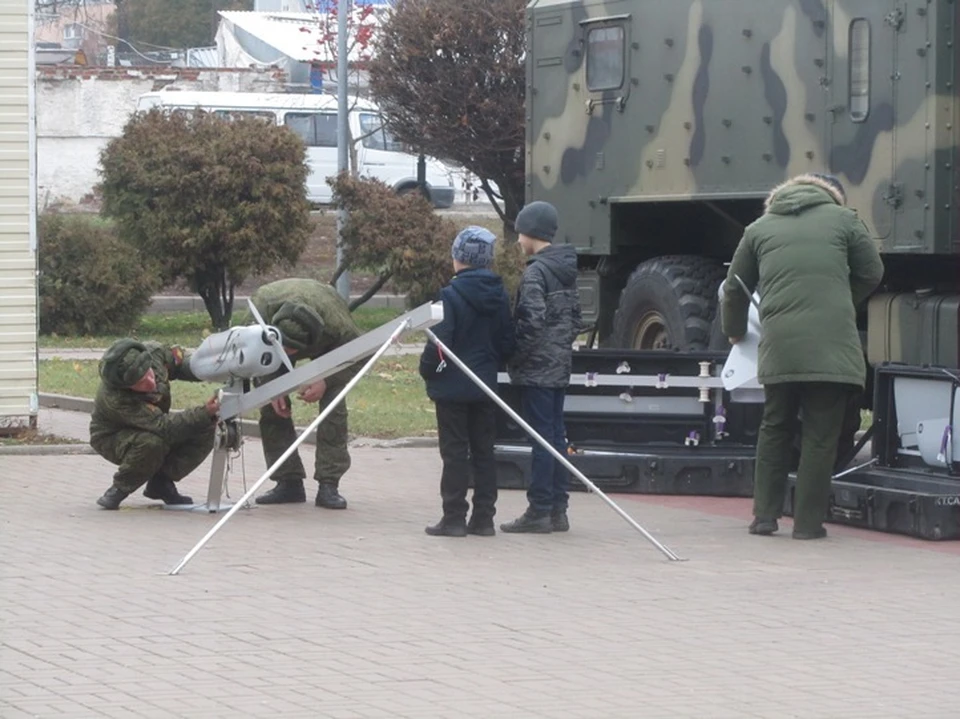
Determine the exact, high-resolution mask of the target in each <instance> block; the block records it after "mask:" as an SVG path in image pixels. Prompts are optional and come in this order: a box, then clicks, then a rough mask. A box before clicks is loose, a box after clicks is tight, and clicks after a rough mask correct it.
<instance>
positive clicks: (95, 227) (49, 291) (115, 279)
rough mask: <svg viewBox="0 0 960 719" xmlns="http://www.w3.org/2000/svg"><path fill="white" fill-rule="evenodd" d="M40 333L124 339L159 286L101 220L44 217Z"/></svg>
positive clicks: (40, 231)
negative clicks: (108, 335)
mask: <svg viewBox="0 0 960 719" xmlns="http://www.w3.org/2000/svg"><path fill="white" fill-rule="evenodd" d="M37 230H38V236H39V264H40V277H39V293H40V331H41V332H42V333H43V334H60V335H89V334H122V333H125V332H128V331H129V330H130V329H132V328H133V327H134V326H135V325H136V323H137V320H139V319H140V316H141V315H142V314H143V311H144V310H145V309H146V308H147V305H148V304H149V303H150V298H151V296H152V295H153V292H154V291H155V290H156V288H157V286H158V283H157V281H156V279H155V275H154V274H153V273H152V272H151V270H150V268H149V267H148V266H146V264H145V263H144V261H143V258H141V257H140V254H139V253H138V252H137V250H136V249H135V248H133V247H130V246H129V245H127V244H126V243H124V242H123V241H122V240H120V239H119V238H118V237H117V235H116V233H115V232H114V231H113V228H112V226H111V225H110V224H108V223H105V222H104V221H103V220H101V219H100V218H98V217H86V216H83V215H60V214H49V213H48V214H44V215H41V216H40V219H39V223H38V228H37Z"/></svg>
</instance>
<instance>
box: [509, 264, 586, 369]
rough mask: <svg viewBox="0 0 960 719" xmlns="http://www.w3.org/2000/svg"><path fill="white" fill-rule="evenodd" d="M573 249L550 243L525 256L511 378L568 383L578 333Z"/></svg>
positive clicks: (515, 315) (578, 318) (515, 319)
mask: <svg viewBox="0 0 960 719" xmlns="http://www.w3.org/2000/svg"><path fill="white" fill-rule="evenodd" d="M580 321H581V314H580V297H579V294H578V291H577V252H576V250H575V249H574V248H573V246H572V245H550V246H548V247H545V248H544V249H543V250H541V251H540V252H538V253H537V254H535V255H533V256H532V257H531V258H530V259H529V260H528V261H527V268H526V270H525V271H524V273H523V279H522V280H521V282H520V289H519V290H518V291H517V302H516V306H515V308H514V326H515V328H516V338H517V339H516V342H517V344H516V351H515V352H514V354H513V356H512V358H511V359H510V361H509V363H508V364H507V371H508V372H509V374H510V381H511V382H512V383H513V384H518V385H528V386H533V387H553V388H560V387H566V386H567V385H569V384H570V373H571V372H572V369H573V342H574V340H576V339H577V335H578V334H579V333H580Z"/></svg>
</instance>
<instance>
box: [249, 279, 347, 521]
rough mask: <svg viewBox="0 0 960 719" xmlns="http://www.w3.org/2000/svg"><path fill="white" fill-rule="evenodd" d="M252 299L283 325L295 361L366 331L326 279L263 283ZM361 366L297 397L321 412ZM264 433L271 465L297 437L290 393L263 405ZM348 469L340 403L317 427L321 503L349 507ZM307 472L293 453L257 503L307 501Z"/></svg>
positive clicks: (272, 321)
mask: <svg viewBox="0 0 960 719" xmlns="http://www.w3.org/2000/svg"><path fill="white" fill-rule="evenodd" d="M250 300H251V301H252V302H253V305H254V307H256V308H257V311H258V312H259V313H260V315H261V317H263V320H264V322H266V323H267V324H269V325H272V326H274V327H276V328H277V329H278V330H280V333H281V334H282V335H283V347H284V349H285V350H286V351H287V354H288V355H290V358H291V360H292V361H293V362H294V363H296V362H297V360H299V359H307V360H313V359H316V358H317V357H319V356H321V355H323V354H326V353H327V352H330V351H331V350H334V349H336V348H337V347H340V346H342V345H344V344H346V343H347V342H350V341H351V340H355V339H356V338H357V337H359V336H360V335H361V334H362V333H361V332H360V329H359V328H358V327H357V325H356V324H355V323H354V321H353V317H352V316H351V314H350V309H349V307H348V306H347V303H346V302H345V301H344V300H343V298H342V297H340V295H339V294H337V291H336V290H335V289H334V288H333V287H331V286H330V285H328V284H326V283H324V282H319V281H317V280H309V279H286V280H278V281H276V282H271V283H269V284H266V285H263V286H262V287H260V288H259V289H258V290H257V291H256V292H255V293H254V294H253V296H252V297H251V298H250ZM358 371H359V365H352V366H350V367H348V368H346V369H343V370H340V371H339V372H337V373H336V374H334V375H331V376H330V377H327V378H326V379H321V380H318V381H316V382H313V383H312V384H310V385H308V386H306V387H302V388H301V389H300V392H299V394H298V396H299V398H300V399H301V400H303V401H304V402H319V411H320V412H322V411H323V410H324V409H325V408H326V407H327V406H328V405H329V404H330V402H331V401H332V400H333V399H334V398H335V397H336V396H337V394H339V393H340V391H341V390H342V389H343V387H344V386H345V385H346V384H347V382H349V381H350V379H351V378H352V377H353V376H354V375H355V374H356V373H357V372H358ZM283 372H286V368H285V367H284V368H281V369H280V370H278V373H277V374H274V375H271V376H270V377H264V378H261V379H258V380H256V382H255V383H256V384H257V385H261V384H264V383H265V382H268V381H269V380H271V379H274V378H275V377H277V376H279V374H281V373H283ZM260 436H261V441H262V443H263V453H264V457H265V459H266V461H267V466H272V465H273V464H274V462H276V461H277V460H278V459H280V456H281V455H282V454H283V453H284V452H286V451H287V449H288V448H289V447H290V445H292V444H293V443H294V442H295V441H296V439H297V433H296V430H295V429H294V425H293V419H292V418H291V410H290V398H289V396H286V397H280V398H278V399H275V400H274V401H273V402H272V403H271V404H269V405H266V406H264V407H262V408H261V410H260ZM348 469H350V453H349V451H348V449H347V406H346V402H341V403H340V404H338V405H337V406H336V407H335V408H334V410H333V411H332V412H331V413H330V414H329V415H327V418H326V419H325V420H324V421H323V422H321V423H320V425H319V427H317V437H316V455H315V462H314V475H313V476H314V479H316V481H317V483H318V485H319V486H318V489H317V497H316V500H315V502H314V504H315V505H316V506H318V507H325V508H327V509H345V508H346V506H347V501H346V500H345V499H344V498H343V497H342V496H341V495H340V492H339V486H340V479H341V478H342V477H343V475H344V474H346V473H347V470H348ZM306 476H307V475H306V471H305V470H304V467H303V462H302V461H301V460H300V456H299V454H298V453H297V452H294V453H293V454H291V455H290V457H289V458H287V460H286V461H285V462H284V463H283V464H282V465H281V466H280V468H279V469H278V470H277V472H276V474H275V475H274V477H273V478H274V481H276V485H275V486H274V488H273V489H271V490H270V491H269V492H266V493H265V494H263V495H261V496H260V497H257V504H285V503H289V502H305V501H306V492H305V489H304V486H303V481H304V479H305V478H306Z"/></svg>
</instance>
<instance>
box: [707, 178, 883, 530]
mask: <svg viewBox="0 0 960 719" xmlns="http://www.w3.org/2000/svg"><path fill="white" fill-rule="evenodd" d="M738 279H739V280H741V281H743V283H744V284H745V285H746V288H747V290H749V292H751V293H753V292H754V290H756V289H757V288H759V294H760V326H761V329H762V334H761V338H760V347H759V357H758V373H757V377H758V379H759V381H760V384H762V385H763V391H764V395H765V398H764V406H763V421H762V422H761V424H760V434H759V437H758V438H757V462H756V472H755V482H754V493H753V514H754V520H753V522H752V523H751V524H750V527H749V530H748V531H749V532H750V533H751V534H758V535H769V534H773V533H774V532H776V531H778V530H779V525H778V523H777V520H778V519H779V518H780V517H781V516H783V504H784V498H785V496H786V492H787V474H788V471H789V463H790V457H791V449H792V448H793V441H794V437H795V435H796V433H797V425H798V419H797V416H798V414H802V416H803V420H802V422H800V423H799V424H800V445H801V449H800V466H799V468H798V470H797V488H796V498H795V500H796V501H795V509H794V516H793V537H794V539H804V540H806V539H822V538H823V537H826V536H827V530H826V529H825V528H824V526H823V521H824V519H825V517H826V514H827V510H828V507H829V500H830V481H831V475H832V474H833V471H834V465H835V463H836V459H837V450H838V443H839V440H840V436H841V433H842V431H843V425H844V419H845V416H846V415H847V414H848V410H849V408H850V406H851V404H856V402H855V400H856V399H857V397H858V395H859V394H860V393H862V391H863V388H864V384H865V381H866V363H865V361H864V357H863V348H862V346H861V343H860V335H859V333H858V332H857V309H858V307H860V306H861V305H862V304H863V303H864V302H865V301H866V300H867V298H868V297H869V296H870V294H871V293H872V292H873V291H874V290H875V289H876V288H877V286H878V285H879V284H880V282H881V281H882V279H883V261H882V260H881V258H880V252H879V251H878V249H877V245H876V243H875V242H874V241H873V240H872V239H871V238H870V234H869V232H867V228H866V226H865V225H864V224H863V222H862V221H861V220H860V219H859V217H857V214H856V212H854V211H853V210H852V209H850V208H849V207H847V206H846V194H845V192H844V189H843V185H842V184H841V183H840V180H838V179H837V178H836V177H833V176H832V175H821V174H812V173H811V174H804V175H798V176H797V177H794V178H792V179H790V180H788V181H787V182H785V183H783V184H782V185H780V186H778V187H775V188H774V189H773V190H772V191H771V192H770V194H769V196H768V197H767V200H766V204H765V211H764V214H763V216H761V217H760V218H759V219H758V220H756V221H755V222H753V223H752V224H751V225H749V226H748V227H747V228H746V230H745V231H744V234H743V238H742V239H741V240H740V244H739V245H738V246H737V249H736V252H734V255H733V261H732V262H731V263H730V270H729V273H728V274H727V279H726V280H724V283H723V303H722V306H721V312H722V315H721V319H722V327H723V331H724V333H725V334H726V335H727V336H728V337H729V338H730V342H731V343H733V344H736V343H737V342H739V341H740V340H741V339H742V338H743V336H744V334H745V333H746V330H747V312H748V310H749V302H750V300H749V296H748V295H747V293H746V292H744V291H743V289H742V288H741V287H740V283H739V281H738ZM857 419H859V417H857Z"/></svg>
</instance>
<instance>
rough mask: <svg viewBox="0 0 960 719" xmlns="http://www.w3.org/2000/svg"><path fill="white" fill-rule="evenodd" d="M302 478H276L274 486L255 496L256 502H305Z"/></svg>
mask: <svg viewBox="0 0 960 719" xmlns="http://www.w3.org/2000/svg"><path fill="white" fill-rule="evenodd" d="M306 501H307V494H306V490H304V488H303V480H302V479H278V480H277V484H276V486H275V487H274V488H273V489H271V490H270V491H269V492H267V493H266V494H261V495H260V496H259V497H257V504H295V503H298V502H306Z"/></svg>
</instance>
